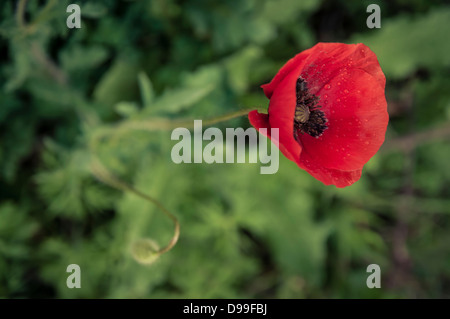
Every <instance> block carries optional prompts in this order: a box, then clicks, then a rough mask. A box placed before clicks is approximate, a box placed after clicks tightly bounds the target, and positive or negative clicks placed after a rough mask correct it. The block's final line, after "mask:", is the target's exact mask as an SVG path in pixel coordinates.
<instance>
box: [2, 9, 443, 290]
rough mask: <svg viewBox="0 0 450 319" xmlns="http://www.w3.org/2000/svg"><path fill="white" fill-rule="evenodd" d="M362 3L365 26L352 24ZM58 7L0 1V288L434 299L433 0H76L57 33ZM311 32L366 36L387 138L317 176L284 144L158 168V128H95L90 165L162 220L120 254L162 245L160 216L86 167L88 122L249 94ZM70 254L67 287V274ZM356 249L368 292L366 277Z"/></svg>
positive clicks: (164, 149)
mask: <svg viewBox="0 0 450 319" xmlns="http://www.w3.org/2000/svg"><path fill="white" fill-rule="evenodd" d="M372 2H373V3H377V4H379V5H380V7H381V16H382V18H381V29H368V28H367V27H366V19H367V16H368V13H366V8H367V5H368V4H370V3H372ZM69 3H70V2H69V1H58V0H48V1H33V0H30V1H23V0H20V1H2V3H1V5H0V17H1V18H0V19H1V25H0V27H1V29H0V32H1V38H0V61H1V65H0V132H1V135H0V297H3V298H29V297H33V298H35V297H44V298H47V297H50V298H75V297H84V298H91V297H97V298H407V297H412V298H438V297H441V298H442V297H443V298H449V297H450V231H449V230H450V198H449V195H450V183H449V182H450V169H449V168H450V165H449V160H450V147H449V136H450V125H449V123H450V90H449V86H450V78H449V70H450V54H449V52H450V41H449V35H448V30H449V29H450V25H449V24H450V22H449V21H450V8H449V6H448V5H447V6H445V5H444V3H445V1H426V0H414V1H406V0H397V1H383V2H381V1H378V2H375V1H344V0H341V1H326V0H323V1H320V0H317V1H313V0H309V1H299V0H283V1H256V0H251V1H241V0H236V1H233V0H222V1H206V0H205V1H200V0H192V1H175V0H164V1H162V0H160V1H156V0H155V1H123V0H110V1H84V2H76V3H78V4H80V5H81V12H82V28H81V29H72V30H70V29H68V28H67V27H66V18H67V17H68V15H69V14H68V13H66V7H67V5H68V4H69ZM17 7H19V9H20V7H22V8H23V9H24V10H23V12H21V10H18V13H17ZM319 41H326V42H345V43H359V42H362V43H364V44H366V45H368V46H369V47H370V48H371V49H372V50H373V51H374V52H375V53H376V55H377V56H378V58H379V61H380V64H381V67H382V69H383V71H384V72H385V75H386V78H387V85H386V97H387V100H388V109H389V113H390V123H389V127H388V131H387V135H386V142H385V144H384V145H383V147H382V149H381V150H380V152H379V153H378V154H377V155H376V156H374V157H373V158H372V159H371V160H370V161H369V163H368V164H367V165H366V166H365V167H364V170H363V176H362V178H361V180H360V181H359V182H357V183H355V184H354V185H352V186H351V187H347V188H345V189H337V188H336V187H334V186H324V185H323V184H322V183H321V182H319V181H317V180H315V179H314V178H313V177H311V176H310V175H308V174H307V173H306V172H304V171H302V170H300V169H299V168H298V167H297V166H296V165H295V164H294V163H293V162H290V161H288V160H287V159H285V158H284V157H282V158H280V169H279V172H278V173H277V174H274V175H261V174H259V164H216V165H207V164H195V165H194V164H181V165H176V164H174V163H172V161H171V159H170V151H171V148H172V146H173V145H174V144H175V142H174V141H171V139H170V132H154V133H149V132H142V131H133V132H129V133H127V134H125V135H123V136H120V138H109V139H105V140H104V141H103V142H102V143H101V147H100V149H99V154H100V155H99V156H100V158H101V159H102V161H103V162H104V163H105V165H106V166H107V167H108V169H110V170H111V172H113V173H114V174H116V175H117V176H120V177H121V178H122V179H124V180H125V181H127V182H128V183H130V184H132V185H134V186H135V187H136V188H138V189H140V190H141V191H143V192H144V193H147V194H150V195H152V196H154V197H156V198H158V199H159V200H160V201H161V202H162V203H163V204H164V205H165V206H166V207H167V208H168V209H170V210H171V211H172V212H174V213H175V214H176V215H177V216H178V218H179V220H180V223H181V237H180V240H179V242H178V244H177V246H175V248H174V249H173V250H172V251H170V252H169V253H167V254H165V255H163V256H162V257H160V258H159V259H158V260H157V261H156V262H155V263H154V264H152V265H150V266H143V265H141V264H139V263H137V262H136V261H135V260H134V259H133V257H132V255H131V253H130V249H129V247H130V245H131V244H132V243H133V242H135V241H136V240H138V239H139V238H153V239H154V240H155V241H157V242H158V243H159V245H161V246H163V245H165V243H167V242H168V240H169V239H170V236H171V234H172V225H171V223H170V221H169V220H168V219H167V218H166V217H165V216H164V215H163V214H161V212H160V211H158V210H157V209H156V208H155V207H154V206H153V205H151V204H150V203H147V202H146V201H144V200H142V199H141V198H139V197H137V196H135V195H133V194H130V193H124V192H122V191H118V190H115V189H113V188H111V187H109V186H107V185H105V184H103V183H100V182H99V181H98V180H97V179H96V178H94V177H93V176H92V174H91V171H90V162H91V160H92V153H91V151H90V150H89V148H88V143H89V141H90V140H91V139H92V136H93V134H96V133H95V132H98V131H99V130H101V129H102V128H103V127H104V126H105V125H108V124H114V123H118V122H120V121H127V120H128V121H129V120H130V119H136V118H137V119H152V118H157V117H165V118H197V119H200V118H203V119H204V118H208V117H211V116H215V115H220V114H225V113H228V112H231V111H234V110H238V109H242V108H249V109H250V108H252V107H266V106H267V105H268V100H267V99H266V98H265V97H264V94H263V92H262V90H261V89H260V88H259V86H260V85H261V84H264V83H266V82H268V81H270V79H271V78H272V77H273V75H274V74H275V73H276V72H277V70H278V69H279V68H280V67H281V66H282V65H283V64H284V63H285V62H286V61H287V60H288V59H289V58H291V57H292V56H294V55H295V54H296V53H298V52H300V51H302V50H304V49H307V48H310V47H311V46H313V45H314V44H316V43H317V42H319ZM248 126H249V123H248V120H247V119H246V118H245V117H242V118H240V119H236V120H232V121H229V122H225V123H222V124H220V125H219V127H221V128H225V127H244V128H245V127H248ZM73 263H75V264H78V265H80V267H81V271H82V288H81V289H68V288H67V286H66V278H67V276H68V273H66V267H67V265H69V264H73ZM372 263H374V264H379V265H380V267H381V272H382V274H381V275H382V288H381V289H368V288H367V286H366V278H367V276H368V274H367V273H366V267H367V266H368V265H369V264H372Z"/></svg>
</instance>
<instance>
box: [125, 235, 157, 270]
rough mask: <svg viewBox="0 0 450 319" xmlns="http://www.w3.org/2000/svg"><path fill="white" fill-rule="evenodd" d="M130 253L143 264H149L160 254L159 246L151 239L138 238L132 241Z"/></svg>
mask: <svg viewBox="0 0 450 319" xmlns="http://www.w3.org/2000/svg"><path fill="white" fill-rule="evenodd" d="M131 254H132V255H133V258H134V259H135V260H136V261H137V262H138V263H140V264H143V265H151V264H153V263H154V262H155V261H156V260H157V259H158V258H159V256H160V253H159V246H158V244H157V243H156V242H155V241H154V240H152V239H148V238H144V239H139V240H137V241H135V242H134V243H132V245H131Z"/></svg>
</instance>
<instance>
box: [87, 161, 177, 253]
mask: <svg viewBox="0 0 450 319" xmlns="http://www.w3.org/2000/svg"><path fill="white" fill-rule="evenodd" d="M91 170H92V174H93V175H94V176H95V177H97V178H98V179H99V180H100V181H102V182H103V183H105V184H107V185H109V186H111V187H114V188H117V189H120V190H123V191H128V192H130V193H133V194H135V195H137V196H139V197H141V198H143V199H145V200H147V201H149V202H151V203H152V204H154V205H155V206H156V207H158V208H159V209H160V210H161V211H162V212H164V214H166V215H167V216H168V217H169V218H170V219H171V220H172V221H173V223H174V235H173V236H172V239H171V240H170V242H169V243H168V244H167V246H166V247H164V248H162V249H160V250H159V251H158V252H157V253H158V255H162V254H164V253H165V252H167V251H169V250H170V249H172V248H173V246H175V244H176V243H177V241H178V238H179V236H180V223H179V222H178V219H177V218H176V217H175V216H174V215H173V214H172V213H171V212H169V211H168V210H167V209H166V208H165V207H164V206H163V205H162V204H161V203H160V202H159V201H158V200H157V199H155V198H153V197H151V196H149V195H147V194H144V193H142V192H141V191H139V190H138V189H136V188H134V187H133V186H131V185H129V184H128V183H126V182H124V181H122V180H121V179H119V178H118V177H116V176H114V175H113V174H112V173H111V172H110V171H109V170H108V169H107V168H106V167H105V166H104V165H103V164H102V163H101V162H100V160H99V159H98V158H96V157H94V158H93V159H92V161H91Z"/></svg>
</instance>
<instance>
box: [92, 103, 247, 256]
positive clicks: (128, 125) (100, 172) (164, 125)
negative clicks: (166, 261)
mask: <svg viewBox="0 0 450 319" xmlns="http://www.w3.org/2000/svg"><path fill="white" fill-rule="evenodd" d="M250 111H251V110H248V109H247V110H239V111H235V112H231V113H228V114H224V115H220V116H217V117H213V118H209V119H206V120H205V121H204V122H203V125H205V126H209V125H213V124H216V123H220V122H224V121H227V120H231V119H233V118H236V117H239V116H243V115H247V114H248V113H249V112H250ZM177 127H186V128H193V127H194V121H193V120H192V119H189V120H187V119H184V120H169V119H150V120H141V121H138V120H128V121H125V122H123V123H119V124H118V125H114V126H110V127H106V128H105V127H102V128H100V129H99V130H97V131H96V132H94V134H93V136H92V138H91V140H90V142H89V148H90V149H91V152H92V154H93V159H92V161H91V170H92V173H93V175H94V176H95V177H97V178H98V179H99V180H100V181H102V182H103V183H105V184H107V185H109V186H111V187H114V188H117V189H120V190H123V191H128V192H130V193H133V194H135V195H137V196H139V197H141V198H143V199H145V200H147V201H149V202H151V203H152V204H154V205H155V206H156V207H158V208H159V209H160V210H161V211H162V212H163V213H164V214H165V215H166V216H168V217H169V218H170V219H171V220H172V222H173V223H174V234H173V236H172V239H171V240H170V242H169V243H168V244H167V246H166V247H164V248H162V249H160V250H159V251H158V252H157V254H158V255H159V256H160V255H162V254H164V253H166V252H168V251H169V250H170V249H172V248H173V247H174V246H175V244H176V243H177V241H178V238H179V236H180V223H179V222H178V219H177V218H176V217H175V216H174V215H173V214H172V213H171V212H169V211H168V210H167V209H166V208H165V207H164V206H163V205H162V204H161V203H160V202H159V201H158V200H157V199H155V198H153V197H151V196H149V195H146V194H144V193H142V192H141V191H139V190H138V189H136V188H134V187H133V186H131V185H129V184H128V183H126V182H125V181H122V180H121V179H119V178H118V177H116V176H114V175H113V174H112V173H111V172H110V171H109V170H108V169H107V168H106V167H105V166H104V165H103V164H102V163H101V161H100V160H99V159H98V157H96V155H95V154H96V149H97V145H98V142H99V140H100V139H101V138H102V137H105V136H108V135H115V134H118V133H125V132H128V131H131V130H147V131H165V130H171V129H175V128H177Z"/></svg>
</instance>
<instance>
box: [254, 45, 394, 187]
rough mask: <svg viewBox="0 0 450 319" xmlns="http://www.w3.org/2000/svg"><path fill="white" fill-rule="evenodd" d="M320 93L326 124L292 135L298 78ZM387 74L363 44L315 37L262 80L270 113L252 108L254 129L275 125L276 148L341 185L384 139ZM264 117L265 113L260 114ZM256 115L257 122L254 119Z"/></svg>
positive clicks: (328, 181)
mask: <svg viewBox="0 0 450 319" xmlns="http://www.w3.org/2000/svg"><path fill="white" fill-rule="evenodd" d="M299 76H301V77H302V78H303V79H305V80H306V82H307V86H308V90H309V91H310V92H311V93H313V94H315V95H317V96H319V97H320V101H319V103H318V105H321V106H322V108H321V110H322V111H323V112H324V113H325V116H326V117H327V119H328V129H327V130H325V131H324V132H323V134H322V136H320V137H319V138H314V137H312V136H310V135H308V134H303V135H301V136H300V142H299V143H298V142H297V141H296V140H295V139H294V137H293V118H294V112H295V107H296V91H295V88H296V81H297V79H298V77H299ZM385 83H386V79H385V77H384V74H383V72H382V70H381V68H380V65H379V63H378V60H377V58H376V56H375V54H374V53H373V52H372V51H371V50H370V49H369V48H368V47H367V46H365V45H364V44H351V45H348V44H343V43H319V44H317V45H315V46H314V47H312V48H311V49H308V50H306V51H303V52H301V53H299V54H297V55H296V56H295V57H294V58H292V59H291V60H289V61H288V62H287V63H286V64H285V65H284V66H283V67H282V68H281V69H280V71H279V72H278V73H277V74H276V75H275V77H274V78H273V80H272V81H271V82H270V83H268V84H266V85H263V86H262V87H263V89H264V93H265V94H266V96H267V97H268V98H269V99H270V104H269V115H268V116H267V115H265V114H264V115H263V114H260V113H253V112H252V113H250V114H249V119H250V122H251V123H252V125H254V126H255V127H256V128H257V129H259V128H260V127H262V126H261V125H258V123H259V124H261V123H264V127H267V128H270V127H272V128H279V130H280V150H281V151H282V153H283V154H284V155H285V156H286V157H287V158H288V159H290V160H292V161H294V162H296V163H297V165H298V166H299V167H301V168H303V169H305V170H306V171H308V172H309V173H310V174H311V175H313V176H314V177H315V178H317V179H319V180H320V181H322V182H323V183H325V184H327V185H329V184H333V185H336V186H338V187H345V186H348V185H351V184H352V183H354V182H355V181H357V180H358V179H359V178H360V176H361V169H362V167H363V165H364V164H365V163H367V161H368V160H369V159H370V158H371V157H372V156H373V155H374V154H375V153H376V152H377V151H378V149H379V147H380V146H381V144H382V143H383V141H384V136H385V132H386V128H387V124H388V120H389V119H388V114H387V104H386V99H385V96H384V86H385ZM262 117H264V119H263V118H262ZM258 121H260V122H258Z"/></svg>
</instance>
